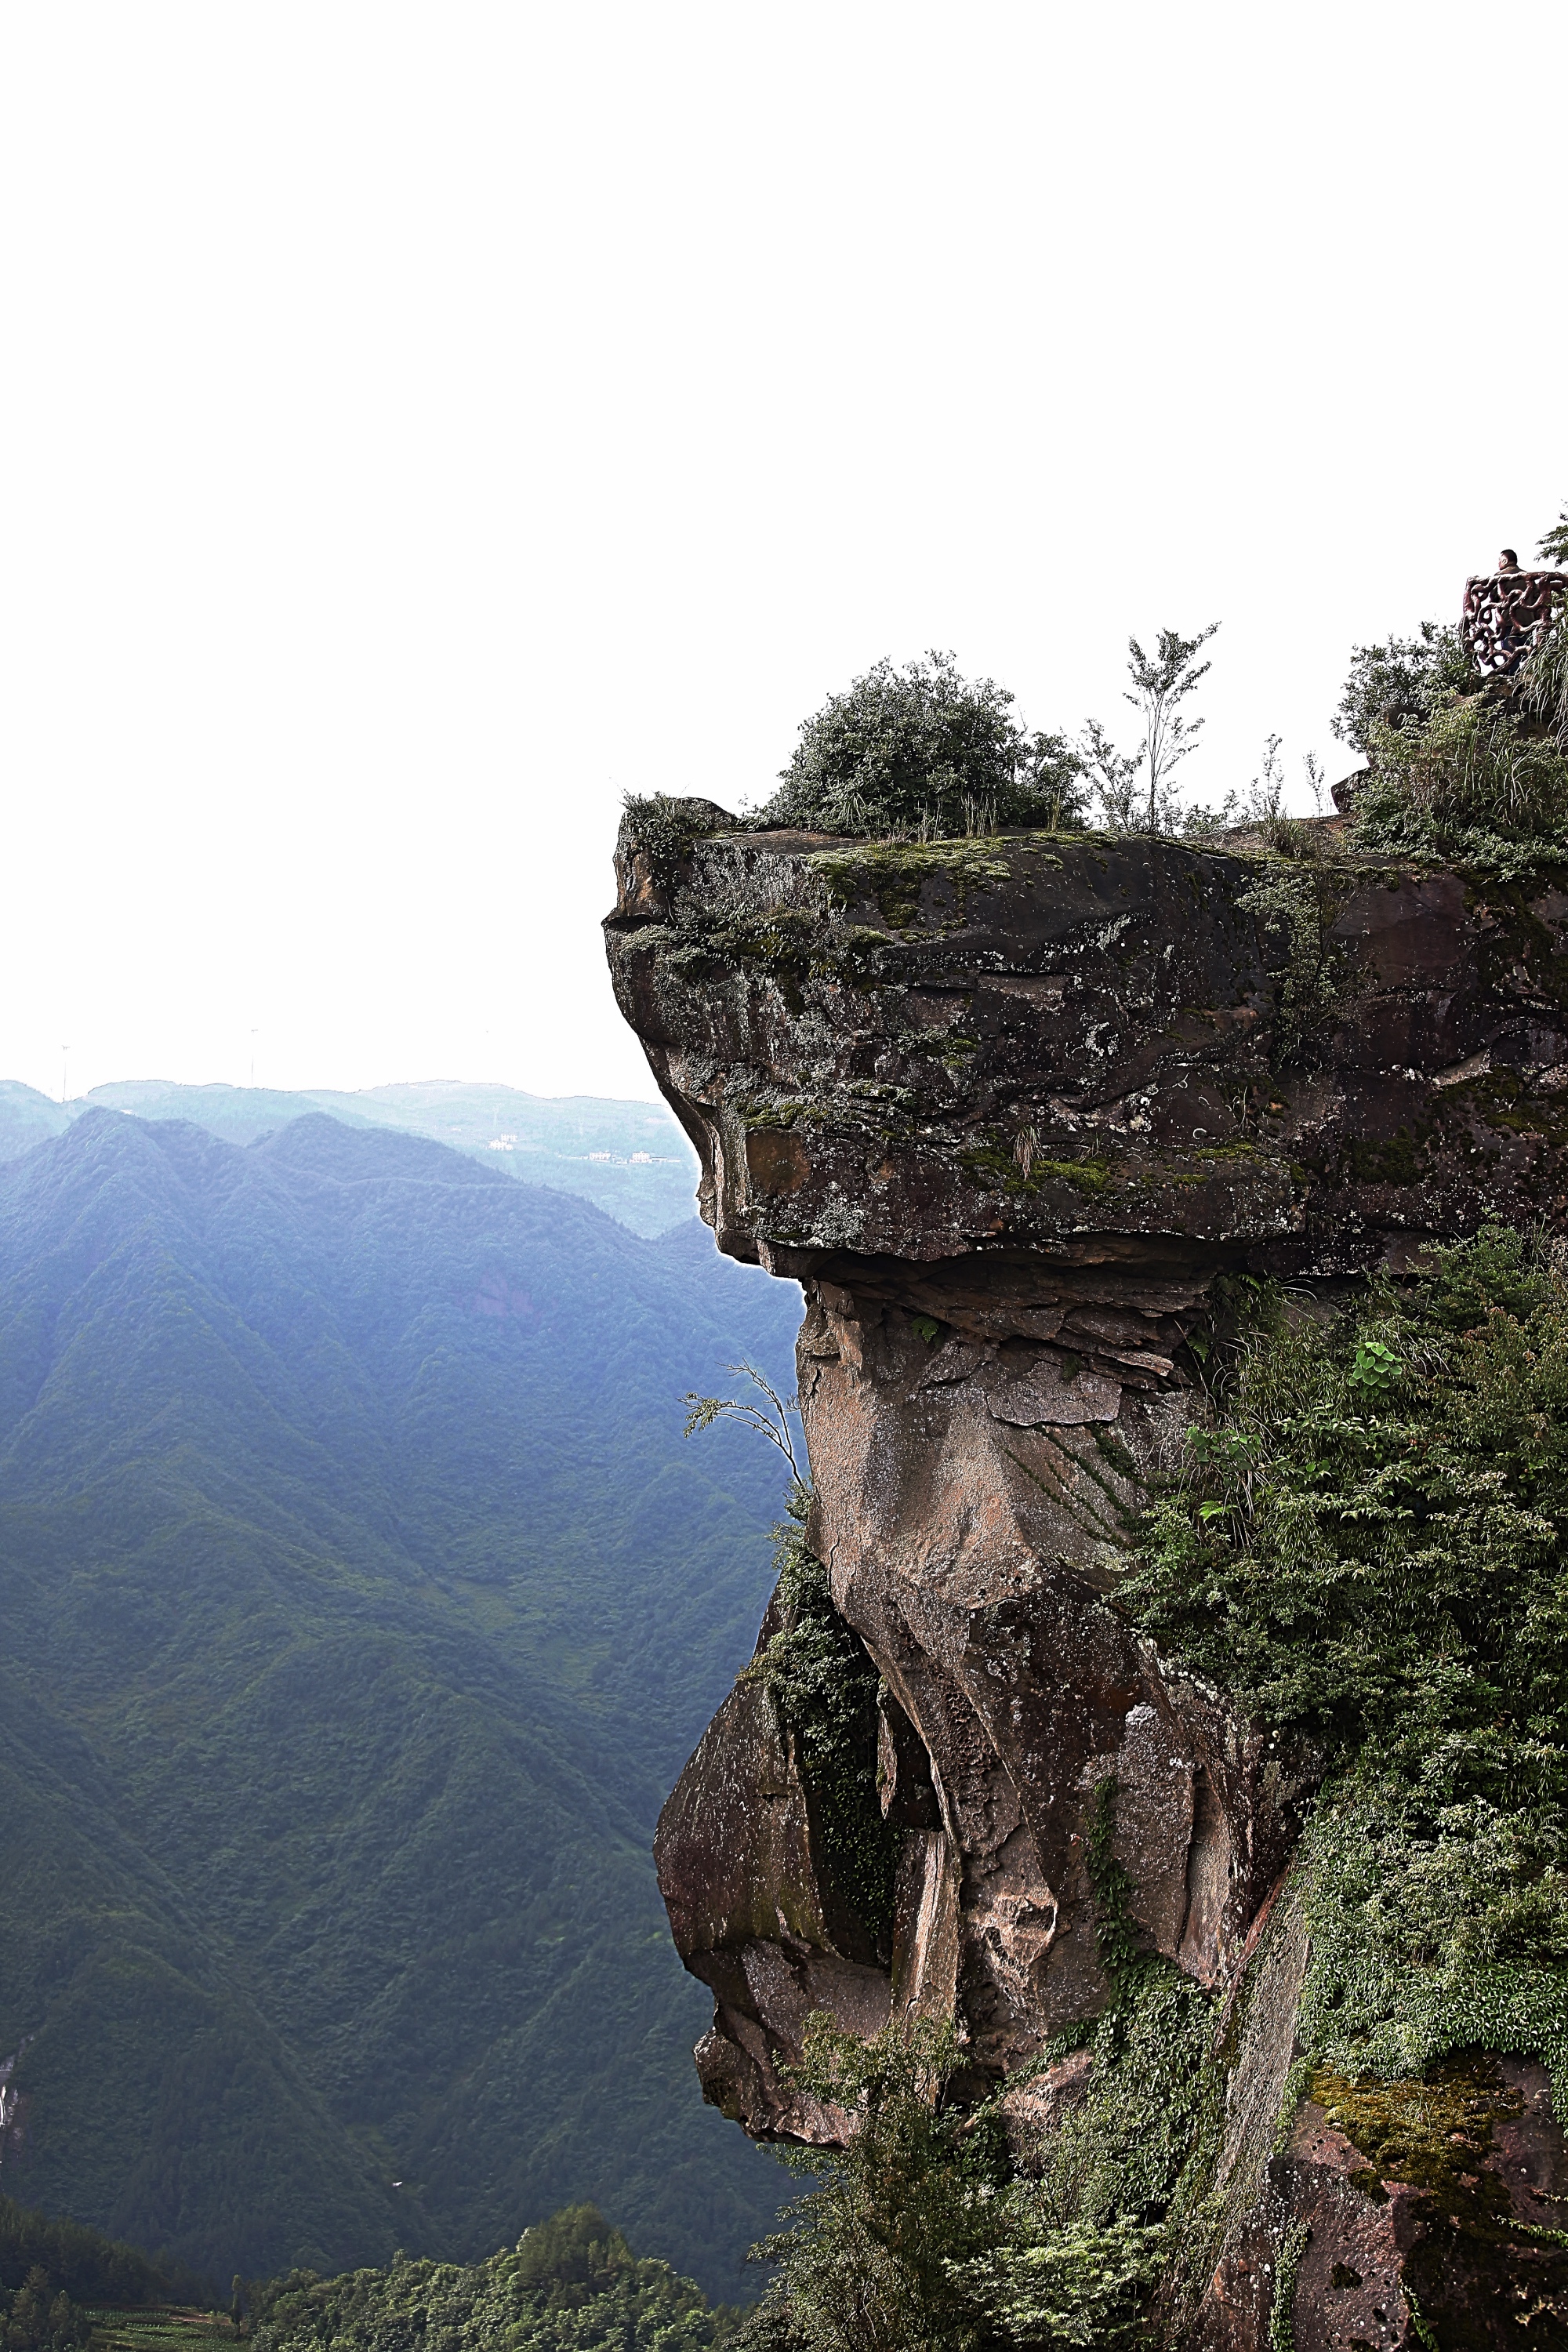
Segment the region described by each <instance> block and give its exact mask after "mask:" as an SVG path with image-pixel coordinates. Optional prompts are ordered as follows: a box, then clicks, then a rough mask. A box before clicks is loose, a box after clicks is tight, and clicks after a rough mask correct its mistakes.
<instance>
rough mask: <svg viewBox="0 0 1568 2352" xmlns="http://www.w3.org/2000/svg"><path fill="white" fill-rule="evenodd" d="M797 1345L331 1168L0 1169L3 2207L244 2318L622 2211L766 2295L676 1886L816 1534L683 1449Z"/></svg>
mask: <svg viewBox="0 0 1568 2352" xmlns="http://www.w3.org/2000/svg"><path fill="white" fill-rule="evenodd" d="M797 1303H798V1302H797V1298H796V1296H795V1293H794V1292H793V1290H792V1289H790V1288H789V1287H788V1286H781V1285H777V1284H770V1283H768V1282H767V1281H766V1280H765V1279H763V1277H761V1276H755V1277H752V1276H749V1275H748V1274H747V1273H746V1272H745V1271H743V1270H742V1269H740V1268H736V1267H732V1266H729V1265H725V1264H723V1263H722V1262H721V1261H720V1260H719V1259H718V1258H717V1256H716V1255H715V1254H714V1253H713V1250H712V1246H711V1244H710V1241H709V1240H708V1238H707V1236H706V1235H705V1234H701V1233H700V1231H696V1230H692V1231H684V1232H680V1233H678V1234H674V1235H671V1236H669V1237H668V1238H667V1239H666V1240H665V1241H662V1242H647V1241H643V1240H640V1239H638V1238H637V1236H636V1235H634V1234H630V1233H628V1232H626V1230H625V1229H624V1228H622V1227H621V1226H619V1225H617V1224H616V1223H613V1222H612V1221H611V1220H610V1219H609V1218H607V1217H605V1216H604V1215H602V1214H601V1213H598V1212H597V1211H596V1210H595V1209H593V1208H591V1207H590V1206H588V1205H587V1204H586V1203H584V1202H579V1201H574V1200H571V1199H569V1198H567V1197H565V1196H563V1195H562V1194H558V1193H552V1192H544V1191H538V1190H533V1189H531V1188H529V1187H526V1186H523V1185H520V1184H518V1183H516V1182H514V1181H510V1179H508V1178H506V1177H504V1176H501V1175H499V1174H493V1173H492V1172H491V1171H489V1170H488V1169H486V1168H484V1167H482V1166H480V1165H479V1164H478V1163H476V1162H475V1161H473V1160H468V1159H465V1158H463V1157H461V1156H459V1155H458V1154H456V1153H453V1152H451V1151H448V1150H445V1149H443V1148H442V1147H440V1146H438V1145H435V1144H429V1143H425V1142H421V1141H418V1140H416V1139H412V1138H406V1137H399V1136H396V1135H393V1134H388V1133H385V1132H378V1131H370V1130H363V1129H349V1128H345V1127H344V1126H342V1125H341V1124H339V1123H337V1122H335V1121H333V1120H331V1119H330V1118H321V1117H312V1118H304V1119H300V1120H299V1121H298V1122H296V1123H294V1124H293V1125H291V1126H289V1127H287V1128H286V1129H283V1130H282V1131H281V1132H280V1133H279V1134H277V1135H275V1136H274V1137H272V1138H271V1139H268V1140H267V1141H265V1142H262V1143H258V1144H255V1145H252V1146H250V1147H249V1148H246V1149H241V1148H237V1147H236V1146H234V1145H231V1144H226V1143H224V1142H222V1141H219V1140H217V1139H214V1138H213V1137H211V1136H209V1135H207V1134H205V1133H203V1132H201V1131H199V1130H198V1129H195V1128H193V1127H190V1126H185V1125H176V1124H166V1125H165V1124H159V1125H153V1124H147V1123H143V1122H142V1121H140V1120H137V1119H134V1118H124V1117H119V1116H114V1115H111V1114H109V1113H107V1112H89V1113H88V1114H86V1115H85V1116H84V1117H82V1118H80V1119H79V1120H78V1121H77V1122H75V1123H74V1124H73V1126H72V1127H71V1128H70V1129H69V1130H68V1132H67V1133H65V1134H63V1135H62V1136H60V1137H58V1139H55V1140H53V1141H50V1142H47V1143H45V1144H43V1145H41V1146H39V1147H38V1148H37V1149H36V1150H33V1151H31V1152H29V1153H28V1154H26V1156H25V1157H23V1158H21V1159H19V1160H15V1161H13V1162H11V1163H10V1164H9V1165H7V1166H5V1167H4V1168H0V1816H3V1817H4V1819H5V1822H6V1823H7V1834H6V1839H5V1870H6V1882H7V1883H6V1900H5V1916H4V1921H3V1923H0V2057H3V2056H4V2055H5V2053H8V2052H12V2051H15V2050H16V2049H17V2048H18V2047H19V2046H20V2045H22V2044H23V2043H24V2042H25V2044H26V2046H25V2048H24V2049H23V2053H22V2056H21V2059H20V2063H19V2064H18V2067H17V2070H16V2078H15V2079H16V2082H17V2084H19V2085H20V2087H21V2089H22V2091H23V2093H24V2094H25V2099H26V2105H25V2107H24V2118H25V2124H26V2131H25V2138H24V2144H23V2147H22V2150H21V2153H20V2155H17V2154H16V2151H15V2149H14V2148H13V2147H11V2146H9V2145H8V2146H7V2148H6V2151H5V2162H4V2175H3V2176H0V2177H3V2179H4V2186H5V2188H7V2189H9V2190H10V2191H11V2193H13V2194H14V2195H17V2196H21V2197H24V2198H26V2199H27V2200H29V2201H34V2202H37V2203H41V2204H46V2205H48V2206H51V2207H53V2208H56V2209H58V2210H67V2211H69V2212H70V2213H72V2214H74V2215H75V2216H77V2217H78V2218H79V2219H82V2220H84V2221H91V2222H93V2223H95V2224H97V2225H99V2226H100V2227H103V2228H106V2229H109V2230H110V2231H113V2232H115V2233H116V2234H117V2235H122V2236H126V2237H130V2238H132V2239H135V2240H136V2241H138V2242H142V2243H143V2244H146V2245H149V2246H152V2247H163V2248H168V2249H170V2250H172V2251H173V2252H174V2253H176V2254H178V2255H180V2256H181V2257H183V2258H184V2259H185V2260H187V2261H189V2262H192V2263H196V2264H199V2265H202V2266H205V2267H207V2268H210V2269H212V2270H213V2271H215V2272H216V2273H218V2274H219V2275H220V2276H222V2277H224V2278H226V2276H227V2274H228V2273H229V2272H230V2270H232V2269H240V2270H243V2271H245V2272H247V2273H249V2274H252V2275H256V2274H259V2273H265V2272H268V2271H276V2270H278V2269H279V2268H282V2267H284V2266H286V2265H287V2264H289V2263H291V2262H295V2261H305V2262H309V2263H312V2264H313V2265H314V2266H316V2267H318V2268H323V2269H325V2268H337V2267H340V2266H342V2265H344V2264H347V2263H353V2262H363V2261H367V2260H376V2259H384V2257H385V2256H386V2255H387V2254H389V2253H390V2252H392V2251H393V2249H394V2247H395V2245H398V2244H402V2245H405V2246H407V2247H409V2248H410V2249H412V2250H416V2251H429V2252H438V2253H440V2254H442V2255H445V2256H448V2257H458V2258H463V2257H467V2258H474V2257H477V2256H479V2255H482V2254H484V2253H486V2252H488V2251H489V2249H491V2248H492V2247H493V2246H495V2245H496V2244H498V2243H500V2242H506V2241H508V2240H509V2239H510V2238H515V2236H516V2234H517V2231H519V2230H520V2229H521V2227H522V2226H523V2225H524V2223H526V2222H528V2221H533V2220H537V2219H539V2218H540V2217H541V2216H542V2215H543V2214H544V2213H546V2212H547V2211H549V2210H551V2208H552V2206H555V2205H559V2204H561V2203H562V2202H563V2200H566V2199H568V2198H571V2197H590V2196H591V2197H595V2198H597V2200H599V2201H600V2202H601V2203H602V2204H603V2205H604V2207H605V2210H606V2211H607V2212H608V2213H609V2215H610V2217H611V2218H612V2220H614V2221H617V2222H621V2223H624V2224H625V2225H626V2227H628V2228H630V2229H633V2230H635V2231H637V2234H638V2236H639V2237H640V2238H641V2239H642V2241H643V2242H646V2243H651V2244H656V2245H658V2246H659V2247H660V2248H661V2249H662V2250H664V2251H665V2252H668V2255H669V2256H670V2258H671V2259H672V2260H673V2261H674V2262H675V2263H677V2264H678V2265H679V2267H680V2268H682V2269H686V2270H689V2271H693V2272H695V2273H697V2274H698V2275H699V2276H700V2277H701V2278H702V2279H703V2280H704V2282H705V2283H706V2284H710V2285H711V2286H712V2287H714V2288H715V2289H718V2290H721V2291H723V2290H727V2291H729V2292H731V2293H733V2292H734V2291H735V2289H736V2284H737V2274H736V2273H735V2270H734V2268H733V2258H734V2256H735V2254H736V2253H737V2252H738V2251H739V2249H740V2247H741V2246H742V2244H743V2243H744V2242H745V2240H746V2238H747V2237H748V2236H749V2235H751V2234H752V2233H753V2231H754V2229H755V2227H756V2225H757V2222H758V2221H759V2218H760V2217H761V2216H762V2215H763V2213H764V2212H765V2211H767V2210H771V2209H772V2206H773V2202H774V2201H775V2200H776V2194H777V2188H778V2182H777V2176H776V2174H775V2173H774V2172H773V2168H772V2167H771V2165H770V2164H769V2162H768V2160H767V2159H766V2158H765V2157H763V2156H761V2155H759V2154H758V2153H756V2152H755V2151H753V2150H751V2149H750V2148H748V2147H745V2146H744V2145H743V2144H742V2142H741V2141H740V2137H739V2135H738V2134H736V2133H734V2132H733V2131H732V2129H731V2127H730V2126H726V2125H724V2124H723V2123H721V2121H720V2119H719V2118H718V2117H717V2116H713V2115H712V2114H710V2112H708V2111H706V2110H704V2109H703V2108H702V2107H701V2106H700V2105H699V2104H698V2102H697V2101H696V2099H695V2098H694V2097H693V2095H692V2086H691V2080H690V2071H689V2069H690V2059H689V2046H690V2042H691V2041H692V2040H693V2038H694V2037H695V2035H696V2033H697V2032H700V2029H701V2026H702V2023H703V2021H704V2004H703V2001H702V1998H701V1996H700V1992H699V1991H698V1989H697V1988H696V1987H695V1986H693V1985H691V1984H690V1983H689V1980H688V1979H685V1978H683V1976H682V1974H681V1971H680V1968H679V1962H678V1961H677V1959H676V1958H675V1955H674V1953H673V1952H672V1951H671V1950H670V1948H669V1946H668V1938H667V1937H666V1935H665V1932H664V1927H663V1921H662V1916H661V1912H660V1908H659V1906H658V1897H657V1895H656V1892H655V1888H654V1884H653V1875H652V1869H651V1865H650V1863H649V1860H648V1854H647V1848H648V1840H649V1834H650V1831H651V1827H652V1823H653V1821H654V1817H655V1815H656V1812H657V1811H658V1803H659V1800H660V1798H661V1796H662V1794H663V1792H664V1790H666V1788H667V1787H668V1784H669V1781H670V1780H671V1779H672V1778H673V1776H674V1774H675V1772H676V1771H677V1770H678V1769H679V1766H680V1764H681V1762H682V1760H683V1759H684V1757H685V1755H686V1753H687V1751H688V1750H689V1748H690V1747H691V1745H692V1744H693V1741H694V1739H695V1738H696V1735H697V1732H698V1731H699V1730H700V1727H701V1725H702V1723H703V1721H704V1719H705V1718H706V1717H707V1715H708V1713H709V1712H710V1710H711V1708H712V1706H713V1705H714V1704H715V1703H716V1701H717V1699H718V1698H719V1696H721V1693H722V1691H723V1690H724V1688H725V1687H726V1685H727V1683H728V1681H729V1678H730V1676H731V1675H732V1674H733V1672H734V1671H735V1669H736V1667H737V1666H738V1665H739V1664H740V1663H741V1662H742V1659H743V1658H744V1656H745V1655H746V1654H747V1652H748V1650H749V1647H750V1642H751V1636H752V1628H753V1627H754V1624H755V1622H756V1616H757V1612H758V1608H759V1604H760V1602H761V1600H762V1598H763V1593H764V1591H765V1589H766V1586H767V1583H768V1578H769V1571H768V1547H767V1542H766V1529H767V1527H768V1525H769V1523H770V1522H771V1520H772V1519H773V1517H774V1516H775V1515H776V1511H777V1507H778V1494H779V1486H778V1481H777V1480H776V1479H775V1478H774V1476H773V1465H772V1463H771V1460H770V1459H769V1458H768V1457H767V1454H766V1450H765V1449H763V1448H762V1447H753V1448H750V1449H749V1448H748V1447H747V1445H746V1444H745V1442H744V1441H743V1440H742V1439H740V1438H738V1437H737V1436H736V1435H735V1434H734V1433H731V1432H729V1431H726V1430H720V1431H717V1432H715V1433H713V1435H712V1436H710V1438H709V1439H707V1440H706V1441H704V1444H702V1445H701V1446H700V1447H698V1446H693V1447H687V1446H685V1445H683V1444H682V1442H681V1439H680V1433H679V1432H680V1420H679V1407H678V1403H677V1399H678V1396H679V1392H680V1391H683V1390H685V1389H687V1388H689V1387H692V1386H701V1387H704V1388H708V1387H710V1386H711V1385H712V1384H713V1383H714V1382H715V1381H717V1380H719V1379H721V1377H722V1372H721V1367H722V1366H723V1364H724V1363H725V1362H726V1361H727V1360H731V1359H733V1358H734V1357H736V1356H738V1355H741V1354H742V1353H749V1354H752V1355H754V1356H758V1357H760V1358H761V1359H763V1360H765V1361H769V1362H771V1363H772V1364H773V1366H774V1367H775V1369H777V1370H779V1371H780V1373H781V1375H783V1374H784V1367H785V1364H786V1361H787V1356H786V1350H787V1346H788V1341H789V1339H790V1337H791V1335H792V1332H793V1328H794V1323H795V1314H796V1308H797ZM395 2183H398V2184H401V2185H400V2186H395V2185H394V2184H395Z"/></svg>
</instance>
